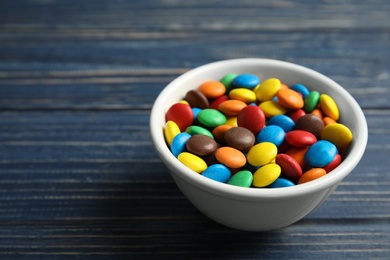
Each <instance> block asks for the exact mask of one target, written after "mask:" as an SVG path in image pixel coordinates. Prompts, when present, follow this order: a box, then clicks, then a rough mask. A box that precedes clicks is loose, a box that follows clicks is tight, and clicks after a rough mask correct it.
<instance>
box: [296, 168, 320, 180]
mask: <svg viewBox="0 0 390 260" xmlns="http://www.w3.org/2000/svg"><path fill="white" fill-rule="evenodd" d="M324 175H326V171H325V170H324V169H323V168H313V169H310V170H308V171H307V172H305V173H303V174H302V176H301V178H299V180H298V184H302V183H306V182H309V181H312V180H315V179H318V178H320V177H322V176H324Z"/></svg>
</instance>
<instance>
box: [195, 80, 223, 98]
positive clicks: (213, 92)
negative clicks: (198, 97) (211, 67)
mask: <svg viewBox="0 0 390 260" xmlns="http://www.w3.org/2000/svg"><path fill="white" fill-rule="evenodd" d="M198 89H199V91H200V92H202V94H203V95H205V96H206V97H207V98H217V97H220V96H222V95H223V94H225V92H226V88H225V86H224V85H223V84H222V83H221V82H219V81H213V80H210V81H206V82H204V83H202V84H201V85H200V86H199V88H198Z"/></svg>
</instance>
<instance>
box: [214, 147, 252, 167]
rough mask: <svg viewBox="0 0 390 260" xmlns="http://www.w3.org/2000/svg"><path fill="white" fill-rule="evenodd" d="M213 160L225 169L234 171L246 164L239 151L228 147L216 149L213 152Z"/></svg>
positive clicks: (243, 156)
mask: <svg viewBox="0 0 390 260" xmlns="http://www.w3.org/2000/svg"><path fill="white" fill-rule="evenodd" d="M215 158H217V160H218V162H220V163H222V164H223V165H225V166H226V167H229V168H234V169H236V168H240V167H242V166H244V165H245V164H246V157H245V155H244V154H243V153H242V152H241V151H239V150H237V149H235V148H233V147H230V146H224V147H221V148H218V149H217V151H216V152H215Z"/></svg>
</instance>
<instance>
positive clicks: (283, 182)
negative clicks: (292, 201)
mask: <svg viewBox="0 0 390 260" xmlns="http://www.w3.org/2000/svg"><path fill="white" fill-rule="evenodd" d="M291 186H295V184H294V183H293V182H292V181H290V180H287V179H284V178H277V179H276V180H275V181H274V182H273V183H272V184H271V185H270V186H269V187H270V188H285V187H291Z"/></svg>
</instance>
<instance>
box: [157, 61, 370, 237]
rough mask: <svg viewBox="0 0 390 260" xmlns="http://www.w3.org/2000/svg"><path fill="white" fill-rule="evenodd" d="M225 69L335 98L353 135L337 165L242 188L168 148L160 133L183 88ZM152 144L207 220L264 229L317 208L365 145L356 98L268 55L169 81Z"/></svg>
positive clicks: (308, 71)
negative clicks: (296, 180) (305, 177)
mask: <svg viewBox="0 0 390 260" xmlns="http://www.w3.org/2000/svg"><path fill="white" fill-rule="evenodd" d="M228 73H236V74H243V73H253V74H256V75H257V76H259V78H260V79H261V80H265V79H267V78H271V77H275V78H279V79H280V80H281V81H282V82H284V83H286V84H287V85H293V84H296V83H302V84H304V85H306V86H307V87H308V88H309V89H310V90H317V91H318V92H320V93H326V94H328V95H330V96H331V97H333V99H335V101H336V102H337V104H338V106H339V110H340V120H339V121H340V122H341V123H343V124H345V125H346V126H348V127H349V129H350V130H351V131H352V133H353V137H354V139H353V142H352V144H351V146H350V147H349V150H348V152H347V156H346V158H345V159H344V160H343V162H342V163H341V165H339V166H338V167H337V168H336V169H334V170H333V171H331V172H330V173H328V174H327V175H325V176H323V177H321V178H319V179H316V180H314V181H311V182H308V183H305V184H301V185H297V186H293V187H286V188H274V189H267V188H262V189H259V188H242V187H236V186H233V185H228V184H224V183H219V182H216V181H213V180H211V179H208V178H206V177H204V176H202V175H199V174H197V173H195V172H193V171H192V170H190V169H189V168H187V167H186V166H184V165H183V164H182V163H180V162H179V161H178V160H177V159H176V158H175V157H174V156H173V154H172V153H171V152H170V150H169V148H168V146H167V144H166V143H165V140H164V136H163V127H164V125H165V113H166V111H167V110H168V108H169V107H170V106H171V105H172V104H174V103H177V102H179V101H180V100H182V99H183V97H184V96H185V94H186V92H187V91H189V90H191V89H195V88H197V87H198V86H199V85H200V84H201V83H202V82H204V81H207V80H220V79H221V78H222V77H223V76H224V75H226V74H228ZM150 132H151V137H152V142H153V144H154V146H155V149H156V151H157V153H158V154H159V156H160V158H161V160H162V161H163V163H164V164H165V165H166V166H167V167H168V169H169V171H170V173H171V175H172V177H173V179H174V180H175V182H176V184H177V186H178V187H179V188H180V190H181V191H182V192H183V194H184V195H185V196H186V197H187V198H188V199H189V200H190V201H191V203H192V204H193V205H194V206H195V207H196V208H198V209H199V210H200V211H201V212H202V213H203V214H205V215H206V216H208V217H209V218H211V219H213V220H215V221H216V222H219V223H221V224H223V225H225V226H228V227H231V228H235V229H240V230H250V231H264V230H272V229H277V228H282V227H285V226H288V225H290V224H292V223H294V222H296V221H298V220H300V219H301V218H303V217H304V216H306V215H307V214H308V213H310V212H311V211H312V210H314V209H315V208H316V207H318V206H319V205H320V204H321V203H322V202H323V201H324V200H325V199H326V198H327V197H328V195H330V194H331V193H332V192H333V191H334V190H335V189H336V187H337V186H338V184H339V183H340V182H341V181H342V180H343V179H344V178H345V177H346V176H347V175H348V174H349V173H351V171H352V170H353V169H354V168H355V167H356V165H357V164H358V162H359V161H360V159H361V157H362V156H363V153H364V151H365V148H366V145H367V138H368V131H367V122H366V119H365V117H364V114H363V112H362V110H361V108H360V107H359V105H358V103H357V102H356V101H355V100H354V98H353V97H352V96H351V95H350V94H349V93H348V92H347V91H346V90H345V89H344V88H342V87H341V86H340V85H338V84H337V83H336V82H334V81H333V80H331V79H329V78H328V77H326V76H324V75H322V74H320V73H318V72H315V71H313V70H311V69H308V68H305V67H302V66H299V65H295V64H292V63H288V62H283V61H277V60H269V59H255V58H253V59H252V58H250V59H233V60H224V61H218V62H214V63H210V64H207V65H204V66H201V67H198V68H195V69H193V70H191V71H188V72H186V73H184V74H183V75H181V76H179V77H178V78H176V79H175V80H173V81H172V82H171V83H170V84H169V85H168V86H167V87H166V88H165V89H164V90H163V91H162V92H161V93H160V95H159V96H158V97H157V99H156V101H155V103H154V105H153V108H152V111H151V117H150Z"/></svg>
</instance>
